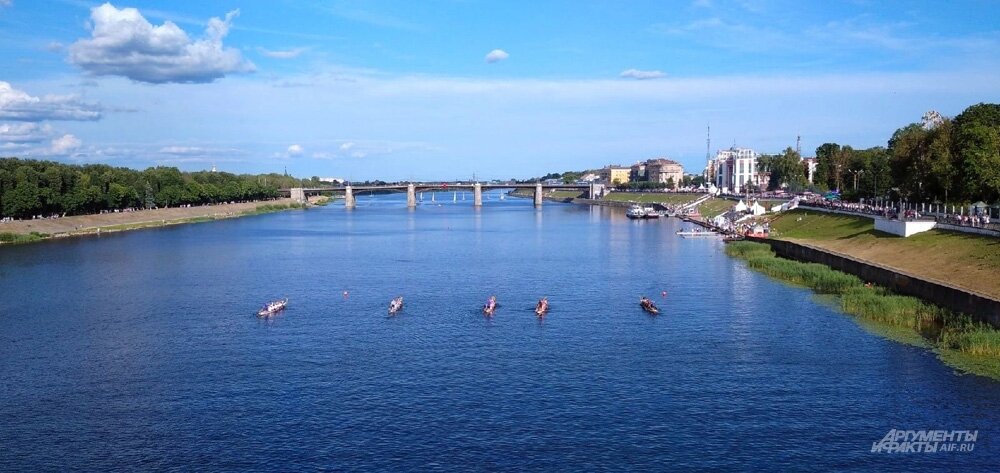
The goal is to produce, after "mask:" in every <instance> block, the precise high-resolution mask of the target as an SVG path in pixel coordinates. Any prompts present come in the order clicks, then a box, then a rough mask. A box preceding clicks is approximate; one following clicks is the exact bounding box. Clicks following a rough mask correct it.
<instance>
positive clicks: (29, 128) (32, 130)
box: [0, 123, 53, 143]
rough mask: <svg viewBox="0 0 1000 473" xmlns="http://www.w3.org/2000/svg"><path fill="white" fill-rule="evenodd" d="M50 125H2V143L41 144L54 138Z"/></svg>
mask: <svg viewBox="0 0 1000 473" xmlns="http://www.w3.org/2000/svg"><path fill="white" fill-rule="evenodd" d="M52 134H53V131H52V126H50V125H47V124H46V125H40V124H38V123H0V143H40V142H42V141H45V140H47V139H49V138H51V137H52Z"/></svg>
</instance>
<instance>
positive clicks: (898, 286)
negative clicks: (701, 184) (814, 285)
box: [750, 238, 1000, 328]
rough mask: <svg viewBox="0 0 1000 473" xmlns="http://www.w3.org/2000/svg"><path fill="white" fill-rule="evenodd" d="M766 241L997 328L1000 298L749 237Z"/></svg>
mask: <svg viewBox="0 0 1000 473" xmlns="http://www.w3.org/2000/svg"><path fill="white" fill-rule="evenodd" d="M750 239H751V240H754V241H759V242H761V243H767V244H768V245H770V246H771V248H772V249H774V252H775V253H776V254H778V256H781V257H783V258H788V259H794V260H798V261H806V262H810V263H820V264H824V265H827V266H829V267H831V268H833V269H836V270H838V271H843V272H845V273H848V274H853V275H855V276H857V277H859V278H861V279H863V280H865V281H871V282H872V283H875V284H878V285H879V286H883V287H886V288H889V289H890V290H892V291H893V292H895V293H898V294H904V295H907V296H913V297H918V298H920V299H923V300H925V301H927V302H930V303H932V304H936V305H938V306H941V307H945V308H948V309H951V310H954V311H958V312H963V313H966V314H969V315H970V316H972V317H973V318H974V319H976V320H979V321H982V322H986V323H989V324H991V325H993V326H994V327H998V328H1000V301H998V300H996V299H992V298H990V297H988V296H986V295H984V294H979V293H975V292H972V291H968V290H965V289H960V288H958V287H955V286H951V285H948V284H947V283H945V282H942V281H934V280H928V279H922V278H919V277H916V276H913V275H910V274H906V273H902V272H900V271H898V270H895V269H892V268H889V267H886V266H881V265H877V264H874V263H869V262H865V261H862V260H858V259H855V258H852V257H850V256H847V255H844V254H841V253H835V252H831V251H829V250H824V249H821V248H817V247H814V246H809V245H804V244H799V243H793V242H790V241H783V240H770V239H763V238H750Z"/></svg>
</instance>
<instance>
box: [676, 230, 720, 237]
mask: <svg viewBox="0 0 1000 473" xmlns="http://www.w3.org/2000/svg"><path fill="white" fill-rule="evenodd" d="M719 235H722V234H721V233H718V232H713V231H711V230H700V229H697V228H696V229H694V230H686V231H685V230H677V236H680V237H683V238H688V237H712V236H719Z"/></svg>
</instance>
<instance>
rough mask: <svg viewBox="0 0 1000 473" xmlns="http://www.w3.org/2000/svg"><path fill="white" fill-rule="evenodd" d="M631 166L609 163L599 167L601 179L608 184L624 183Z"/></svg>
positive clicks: (626, 180)
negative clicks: (601, 167)
mask: <svg viewBox="0 0 1000 473" xmlns="http://www.w3.org/2000/svg"><path fill="white" fill-rule="evenodd" d="M631 171H632V169H631V168H627V167H623V166H620V165H615V164H609V165H607V166H605V167H604V168H603V169H601V181H603V182H604V183H605V184H609V185H617V184H624V183H626V182H628V177H629V172H631Z"/></svg>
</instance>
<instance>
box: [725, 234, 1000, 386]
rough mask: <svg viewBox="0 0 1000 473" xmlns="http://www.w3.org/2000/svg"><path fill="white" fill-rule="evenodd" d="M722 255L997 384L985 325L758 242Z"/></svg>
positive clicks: (994, 333)
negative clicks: (831, 301)
mask: <svg viewBox="0 0 1000 473" xmlns="http://www.w3.org/2000/svg"><path fill="white" fill-rule="evenodd" d="M726 254H727V255H729V256H732V257H736V258H740V259H743V260H745V261H746V264H747V266H748V267H750V268H752V269H754V270H757V271H760V272H762V273H764V274H767V275H768V276H771V277H773V278H775V279H780V280H782V281H787V282H790V283H792V284H796V285H800V286H805V287H808V288H811V289H813V290H814V291H816V292H817V293H820V294H830V295H833V296H836V297H838V298H839V302H840V308H841V310H843V311H844V312H846V313H849V314H852V315H855V316H857V317H858V318H859V319H860V320H859V322H862V323H861V325H862V326H863V327H865V328H866V329H869V330H872V331H874V332H876V333H878V334H880V335H883V336H886V337H888V338H891V339H894V340H897V341H900V342H903V343H909V344H913V345H917V346H924V347H928V348H932V349H933V350H934V351H935V352H936V353H937V354H938V356H939V357H940V358H941V360H942V361H944V362H945V363H947V364H948V365H950V366H952V367H955V368H957V369H959V370H962V371H966V372H969V373H975V374H978V375H982V376H988V377H991V378H994V379H1000V331H998V330H996V329H995V328H993V327H991V326H989V325H987V324H983V323H980V322H975V321H973V320H972V319H971V318H970V317H968V316H967V315H964V314H958V313H955V312H952V311H949V310H946V309H942V308H940V307H937V306H934V305H931V304H927V303H925V302H923V301H921V300H920V299H917V298H914V297H909V296H901V295H897V294H894V293H892V292H891V291H888V290H886V289H884V288H880V287H866V286H865V285H864V283H863V282H862V281H861V280H860V279H858V278H857V277H855V276H853V275H850V274H847V273H842V272H840V271H836V270H833V269H831V268H829V267H828V266H825V265H822V264H816V263H802V262H799V261H793V260H788V259H783V258H779V257H777V256H776V255H775V254H774V252H773V251H772V250H771V247H770V246H768V245H766V244H763V243H755V242H734V243H730V244H728V245H726Z"/></svg>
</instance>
